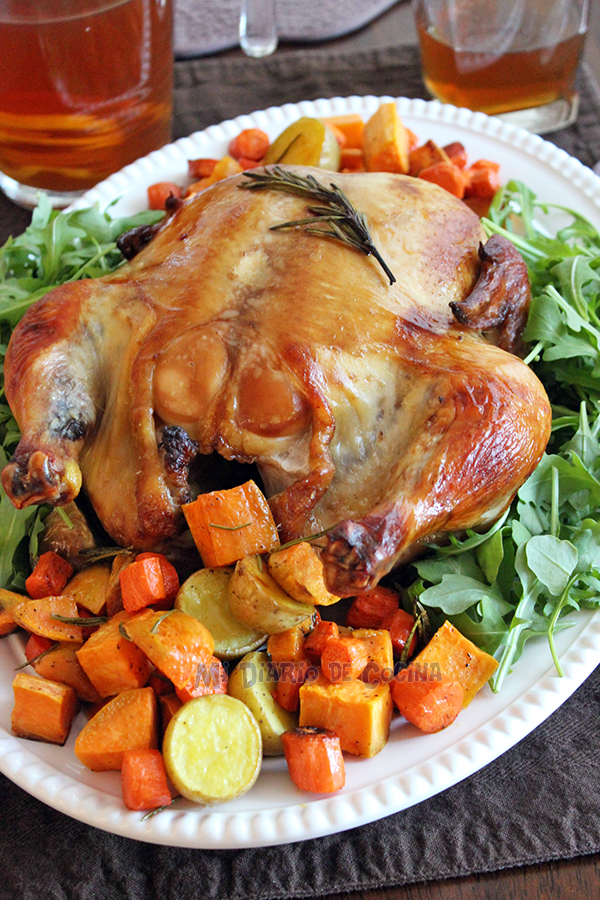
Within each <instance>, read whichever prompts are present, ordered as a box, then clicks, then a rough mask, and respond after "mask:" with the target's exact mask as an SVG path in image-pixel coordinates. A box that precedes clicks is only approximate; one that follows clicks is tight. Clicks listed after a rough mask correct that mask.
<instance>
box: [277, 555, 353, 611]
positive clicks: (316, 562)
mask: <svg viewBox="0 0 600 900" xmlns="http://www.w3.org/2000/svg"><path fill="white" fill-rule="evenodd" d="M269 574H270V575H272V577H273V578H274V579H275V581H276V582H277V584H278V585H279V587H281V588H283V590H284V591H286V593H288V594H289V595H290V597H293V599H294V600H298V601H299V602H300V603H314V604H318V605H319V606H331V605H332V604H333V603H337V602H338V600H339V599H340V598H339V597H337V596H336V595H335V594H331V593H330V592H329V591H328V590H327V586H326V585H325V580H324V578H323V563H322V562H321V559H320V557H319V555H318V554H317V552H316V550H315V549H314V548H313V547H311V545H310V544H309V543H308V541H302V542H301V543H299V544H292V545H291V547H283V548H282V549H281V550H274V551H272V552H271V553H270V554H269Z"/></svg>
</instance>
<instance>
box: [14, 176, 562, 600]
mask: <svg viewBox="0 0 600 900" xmlns="http://www.w3.org/2000/svg"><path fill="white" fill-rule="evenodd" d="M294 171H295V172H296V173H297V174H299V175H306V174H308V173H309V172H310V170H307V169H301V168H297V169H294ZM312 174H313V175H314V176H315V177H316V178H317V180H320V181H321V183H324V184H326V183H328V181H329V180H330V179H331V178H333V179H334V181H335V184H336V185H339V187H340V188H341V189H342V190H343V191H344V192H345V193H346V194H347V196H348V197H349V199H350V200H351V202H352V204H353V205H354V207H355V208H356V209H357V210H360V211H361V212H362V213H364V214H365V215H366V219H367V222H368V225H369V228H370V230H371V234H372V237H373V240H374V243H375V245H376V246H377V248H378V250H379V251H380V253H381V255H382V256H383V258H384V259H385V260H386V262H387V264H388V265H389V267H390V269H391V270H392V272H393V273H394V275H395V278H396V281H395V283H394V284H390V282H389V280H388V278H387V277H386V275H385V273H384V271H383V270H382V268H381V267H380V266H379V265H378V264H377V262H376V260H375V259H374V258H373V257H372V256H365V255H363V254H362V253H360V252H359V251H358V250H356V249H353V248H351V247H348V246H346V245H344V244H342V243H341V242H339V241H336V240H332V239H329V238H327V237H322V236H315V235H313V234H308V233H307V232H306V230H305V229H304V228H302V227H301V226H297V227H295V228H289V229H286V230H281V231H273V230H271V226H273V225H275V224H278V223H283V222H289V221H291V220H296V219H301V218H303V217H306V215H307V212H306V201H305V200H304V199H303V198H302V197H299V196H294V195H292V194H289V193H285V192H278V191H277V192H276V191H271V190H264V191H263V190H261V191H250V190H241V189H240V186H241V185H242V184H245V183H247V178H246V177H245V176H243V175H241V176H235V177H233V178H229V179H227V180H226V181H223V182H220V183H217V184H216V185H214V186H213V187H212V188H210V189H209V190H207V191H204V192H203V193H200V194H197V195H196V196H194V197H193V198H191V199H189V200H188V201H186V202H185V203H184V204H183V205H182V206H181V207H180V208H179V209H178V210H177V211H176V212H175V214H174V215H173V216H172V217H171V218H170V219H169V220H168V221H167V222H166V223H165V224H164V225H162V226H161V227H160V229H159V230H158V232H157V234H156V236H154V238H153V239H152V241H151V242H150V243H149V244H148V245H147V246H146V247H145V248H144V249H142V250H141V252H139V254H138V255H136V256H135V258H133V259H132V260H130V261H129V262H127V263H126V264H125V265H124V266H123V267H121V268H120V269H119V270H117V271H116V272H114V273H112V274H111V275H109V276H106V277H103V278H100V279H96V280H88V281H79V282H75V283H71V284H65V285H63V286H61V287H58V288H56V289H54V290H53V291H51V292H50V293H49V294H47V295H46V296H45V297H44V298H43V299H42V300H40V301H38V302H37V303H36V304H35V305H34V306H33V307H32V308H31V309H30V310H29V311H28V313H27V314H26V315H25V316H24V318H23V320H22V321H21V323H20V324H19V325H18V327H17V328H16V329H15V331H14V334H13V337H12V339H11V343H10V346H9V349H8V353H7V356H6V365H5V382H6V393H7V397H8V401H9V403H10V405H11V408H12V410H13V412H14V414H15V417H16V419H17V421H18V423H19V426H20V427H21V429H22V434H23V437H22V440H21V442H20V444H19V446H18V448H17V450H16V453H15V455H14V457H13V459H12V460H11V461H10V463H9V464H8V466H7V467H6V468H5V470H4V472H3V474H2V482H3V484H4V487H5V489H6V491H7V493H8V495H9V497H10V498H11V500H12V502H13V503H14V504H15V505H16V506H19V507H22V506H26V505H28V504H30V503H41V502H49V503H52V504H63V503H66V502H68V501H70V500H72V499H73V498H74V497H75V496H76V495H77V493H78V491H79V490H80V487H81V485H82V484H83V488H84V490H85V492H86V494H87V496H88V497H89V499H90V500H91V503H92V504H93V507H94V509H95V510H96V512H97V514H98V516H99V519H100V521H101V523H102V524H103V526H104V528H105V529H106V531H107V532H108V533H109V535H111V537H112V538H113V539H114V540H115V541H116V542H117V543H118V544H120V545H123V546H126V547H134V548H141V549H150V548H155V547H158V546H164V544H165V542H166V541H168V540H169V539H171V538H173V537H174V536H176V535H177V534H178V533H179V532H180V531H181V530H182V528H183V527H184V520H183V516H182V514H181V505H182V503H184V502H186V501H189V500H190V499H191V497H192V496H193V490H194V488H193V486H190V478H189V473H190V466H197V465H198V463H199V462H200V463H202V462H205V463H206V464H208V465H209V464H210V456H211V454H214V453H217V454H220V455H221V456H222V457H224V458H225V459H227V460H235V461H237V462H244V463H256V464H257V466H258V469H259V472H260V475H261V477H262V481H263V485H264V488H265V491H266V493H267V496H268V497H269V498H270V503H271V506H272V509H273V513H274V516H275V519H276V521H277V523H278V526H279V527H280V531H281V537H282V539H283V540H286V539H290V538H294V537H300V536H307V535H311V534H313V533H316V532H319V531H323V530H327V531H328V534H327V536H326V548H325V550H324V553H323V559H324V563H325V571H326V577H327V581H328V584H329V587H330V589H331V590H332V591H333V592H334V593H337V594H339V595H340V596H350V595H353V594H356V593H357V592H359V591H362V590H365V589H367V588H369V587H371V586H373V585H374V584H375V583H376V582H377V581H378V580H379V578H381V576H382V575H384V574H385V573H387V572H388V571H390V570H391V569H392V568H393V567H394V566H395V565H396V564H397V563H398V562H399V561H401V560H402V559H405V558H406V557H407V555H408V554H409V553H410V552H411V548H413V547H414V546H415V545H416V544H418V543H419V542H422V541H424V540H427V538H428V537H430V536H432V535H437V534H439V533H441V532H454V531H458V530H462V529H465V528H471V527H475V526H478V525H483V524H485V523H488V522H491V521H493V520H494V519H495V518H496V517H497V516H499V515H500V514H501V513H502V511H503V510H504V509H505V508H506V507H507V505H508V504H509V503H510V502H511V500H512V498H513V496H514V494H515V492H516V491H517V490H518V488H519V487H520V485H521V484H522V483H523V481H524V480H525V478H526V477H527V476H528V475H529V474H530V473H531V472H532V470H533V469H534V468H535V466H536V465H537V463H538V461H539V459H540V457H541V454H542V453H543V450H544V448H545V446H546V443H547V440H548V437H549V428H550V407H549V404H548V399H547V397H546V395H545V392H544V389H543V387H542V385H541V384H540V382H539V381H538V379H537V378H536V376H535V375H534V374H533V373H532V372H531V370H530V369H529V368H528V367H527V366H526V365H525V364H524V363H523V362H522V361H521V360H520V359H519V358H518V356H516V355H514V354H512V353H509V352H507V349H503V347H506V348H508V349H514V346H515V343H516V341H517V340H518V332H519V330H520V327H521V325H522V323H523V320H524V317H525V316H526V312H527V297H528V290H529V288H528V283H527V272H526V268H525V266H524V263H523V261H522V260H521V258H520V257H519V256H518V254H517V253H516V251H514V249H513V248H512V245H510V244H509V242H508V241H503V239H494V238H492V239H491V241H490V242H488V244H487V245H486V247H485V249H482V248H481V242H482V240H484V236H483V233H482V230H481V227H480V223H479V220H478V218H477V216H476V215H475V214H474V213H472V212H471V211H470V210H469V209H468V208H467V207H466V206H465V205H464V204H463V203H462V202H461V201H460V200H457V199H456V198H454V197H452V196H451V195H450V194H448V193H447V192H445V191H443V190H442V189H441V188H438V187H437V186H435V185H432V184H429V183H427V182H425V181H422V180H419V179H415V178H410V177H406V176H401V175H391V174H385V173H383V174H379V173H369V174H348V175H344V174H339V175H338V174H336V175H335V176H331V175H329V174H328V175H325V173H323V172H322V171H317V170H314V171H313V172H312ZM481 329H485V330H486V331H489V332H490V335H491V336H492V337H493V338H494V339H495V340H496V342H497V343H498V344H500V346H496V345H495V344H494V343H492V342H490V341H489V340H486V339H485V338H484V337H483V336H482V334H481V333H480V330H481Z"/></svg>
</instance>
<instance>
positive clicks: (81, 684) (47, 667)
mask: <svg viewBox="0 0 600 900" xmlns="http://www.w3.org/2000/svg"><path fill="white" fill-rule="evenodd" d="M25 649H26V650H27V648H25ZM78 649H79V647H78V646H77V644H67V643H58V644H54V645H53V646H52V647H51V648H50V649H49V650H48V651H47V652H46V653H44V654H43V656H41V657H40V658H39V659H38V660H37V661H36V662H34V663H33V667H34V669H35V671H36V672H37V674H38V675H40V676H41V677H42V678H47V679H48V680H49V681H58V682H59V683H60V684H68V685H69V687H72V688H73V690H74V691H75V693H76V694H77V696H78V697H79V699H80V700H83V701H84V702H86V703H101V702H102V697H101V696H100V694H99V693H98V691H97V690H96V688H95V687H94V685H93V684H92V682H91V681H90V679H89V678H88V677H87V675H86V674H85V672H84V671H83V668H82V666H81V663H80V662H79V660H78V658H77V650H78Z"/></svg>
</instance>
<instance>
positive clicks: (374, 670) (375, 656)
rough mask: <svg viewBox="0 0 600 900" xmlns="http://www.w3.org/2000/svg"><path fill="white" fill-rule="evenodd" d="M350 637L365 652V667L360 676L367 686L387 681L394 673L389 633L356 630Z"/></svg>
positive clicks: (375, 629) (363, 629) (376, 630)
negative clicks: (361, 646) (361, 645)
mask: <svg viewBox="0 0 600 900" xmlns="http://www.w3.org/2000/svg"><path fill="white" fill-rule="evenodd" d="M352 637H353V638H354V640H356V641H360V642H361V644H363V646H364V648H365V650H366V651H367V657H368V660H367V665H366V667H365V668H364V670H363V672H362V675H361V676H360V677H361V679H362V681H366V682H367V684H375V683H376V682H378V681H389V680H390V678H391V676H392V674H393V672H394V649H393V647H392V639H391V637H390V633H389V631H386V630H385V629H384V628H379V629H377V628H357V629H356V630H355V631H353V632H352Z"/></svg>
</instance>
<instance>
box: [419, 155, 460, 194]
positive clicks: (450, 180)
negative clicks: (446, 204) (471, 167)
mask: <svg viewBox="0 0 600 900" xmlns="http://www.w3.org/2000/svg"><path fill="white" fill-rule="evenodd" d="M419 178H422V179H423V181H430V182H431V183H432V184H437V185H439V187H441V188H444V190H445V191H448V193H450V194H453V196H455V197H458V198H459V199H462V197H464V194H465V186H466V183H467V179H466V176H465V173H464V172H463V171H462V169H459V168H458V166H455V165H454V163H451V162H438V163H434V164H433V165H432V166H428V167H427V168H426V169H422V170H421V172H419Z"/></svg>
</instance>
